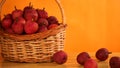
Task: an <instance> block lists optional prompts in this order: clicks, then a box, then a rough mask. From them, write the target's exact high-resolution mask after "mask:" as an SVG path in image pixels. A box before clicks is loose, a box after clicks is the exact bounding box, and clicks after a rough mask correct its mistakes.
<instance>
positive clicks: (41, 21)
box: [37, 18, 48, 26]
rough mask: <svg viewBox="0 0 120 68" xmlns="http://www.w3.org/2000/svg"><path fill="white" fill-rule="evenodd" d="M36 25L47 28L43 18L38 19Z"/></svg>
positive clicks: (46, 22)
mask: <svg viewBox="0 0 120 68" xmlns="http://www.w3.org/2000/svg"><path fill="white" fill-rule="evenodd" d="M37 23H38V24H39V25H45V26H48V21H47V20H46V19H45V18H39V19H38V21H37Z"/></svg>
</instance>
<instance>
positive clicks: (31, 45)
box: [0, 0, 66, 62]
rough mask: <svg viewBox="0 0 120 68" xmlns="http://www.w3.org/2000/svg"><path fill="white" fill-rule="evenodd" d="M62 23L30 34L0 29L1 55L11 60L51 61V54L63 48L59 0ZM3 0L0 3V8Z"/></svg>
mask: <svg viewBox="0 0 120 68" xmlns="http://www.w3.org/2000/svg"><path fill="white" fill-rule="evenodd" d="M55 1H56V3H57V4H58V7H59V8H60V12H61V16H62V24H60V26H58V27H56V28H54V29H51V30H48V31H46V32H42V33H36V34H31V35H15V34H7V33H5V32H4V31H2V30H0V46H1V55H2V57H3V58H4V60H7V61H13V62H52V55H53V54H54V53H55V52H56V51H59V50H63V48H64V38H65V28H66V24H65V21H64V13H63V9H62V7H61V5H60V2H59V0H55ZM4 2H5V0H2V1H1V3H0V10H1V8H2V5H3V4H4Z"/></svg>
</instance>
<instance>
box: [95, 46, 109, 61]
mask: <svg viewBox="0 0 120 68" xmlns="http://www.w3.org/2000/svg"><path fill="white" fill-rule="evenodd" d="M95 56H96V58H97V59H98V60H100V61H105V60H106V59H107V58H108V56H109V52H108V50H107V49H106V48H100V49H98V50H97V52H96V54H95Z"/></svg>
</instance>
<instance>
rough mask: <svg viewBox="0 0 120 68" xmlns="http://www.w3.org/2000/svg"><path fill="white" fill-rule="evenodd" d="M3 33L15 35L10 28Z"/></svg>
mask: <svg viewBox="0 0 120 68" xmlns="http://www.w3.org/2000/svg"><path fill="white" fill-rule="evenodd" d="M5 32H7V33H9V34H15V33H14V31H13V30H12V28H8V29H5Z"/></svg>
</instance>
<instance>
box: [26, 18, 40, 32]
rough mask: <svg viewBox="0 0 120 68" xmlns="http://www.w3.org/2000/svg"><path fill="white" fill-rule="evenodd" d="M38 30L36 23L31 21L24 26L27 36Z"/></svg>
mask: <svg viewBox="0 0 120 68" xmlns="http://www.w3.org/2000/svg"><path fill="white" fill-rule="evenodd" d="M38 28H39V26H38V23H36V22H35V21H31V20H28V21H27V22H26V23H25V25H24V30H25V33H27V34H33V33H35V32H37V30H38Z"/></svg>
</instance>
